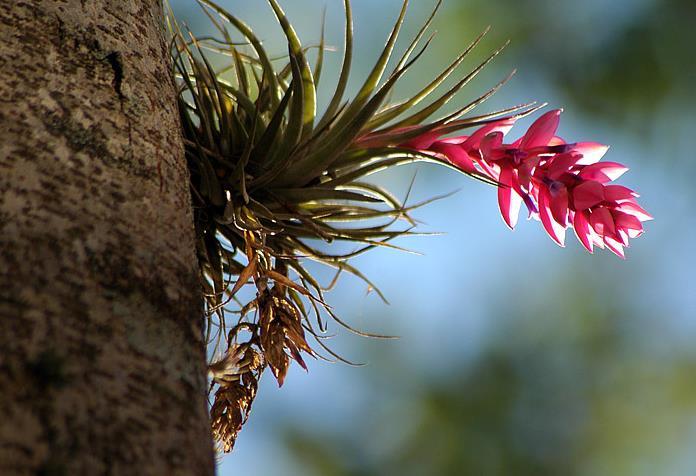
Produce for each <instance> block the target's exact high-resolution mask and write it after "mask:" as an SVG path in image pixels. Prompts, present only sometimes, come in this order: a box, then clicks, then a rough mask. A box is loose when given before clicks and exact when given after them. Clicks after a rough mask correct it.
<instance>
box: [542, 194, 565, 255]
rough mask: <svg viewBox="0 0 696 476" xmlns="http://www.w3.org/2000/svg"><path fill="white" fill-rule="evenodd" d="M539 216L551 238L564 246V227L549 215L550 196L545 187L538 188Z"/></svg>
mask: <svg viewBox="0 0 696 476" xmlns="http://www.w3.org/2000/svg"><path fill="white" fill-rule="evenodd" d="M539 218H540V219H541V224H542V225H544V229H545V230H546V233H548V235H549V236H550V237H551V239H552V240H553V241H555V242H556V243H558V244H559V245H560V246H565V227H563V226H562V225H560V224H558V223H557V222H556V221H555V220H554V219H553V217H552V216H551V210H550V197H549V192H548V191H547V190H546V188H541V189H540V190H539Z"/></svg>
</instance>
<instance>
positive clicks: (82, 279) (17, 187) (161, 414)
mask: <svg viewBox="0 0 696 476" xmlns="http://www.w3.org/2000/svg"><path fill="white" fill-rule="evenodd" d="M0 72H1V73H2V74H0V474H2V475H25V474H26V475H30V474H31V475H101V474H109V475H121V474H123V475H136V474H143V475H176V474H186V475H193V474H195V475H199V474H200V475H209V474H212V473H213V452H212V442H211V436H210V430H209V423H208V417H207V411H206V402H205V395H204V392H205V360H204V359H205V356H204V351H203V346H202V345H201V330H200V326H201V295H200V288H199V284H198V281H197V271H196V270H197V265H196V261H195V260H196V258H195V250H194V238H193V224H192V215H191V207H190V197H189V190H188V178H187V169H186V164H185V161H184V157H183V149H182V144H181V138H180V131H179V126H178V116H177V111H176V105H175V102H174V99H175V98H174V85H173V81H172V78H171V75H170V69H169V60H168V54H167V44H166V41H165V36H164V30H163V26H162V8H161V5H160V2H159V1H157V0H89V1H85V0H82V1H80V0H33V1H26V0H24V1H22V0H19V1H17V0H13V1H11V2H9V3H7V4H5V5H3V8H0Z"/></svg>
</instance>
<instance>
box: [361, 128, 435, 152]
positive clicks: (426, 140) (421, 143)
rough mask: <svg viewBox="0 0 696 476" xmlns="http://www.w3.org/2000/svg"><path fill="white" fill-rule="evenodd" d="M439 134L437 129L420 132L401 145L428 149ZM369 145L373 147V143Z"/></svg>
mask: <svg viewBox="0 0 696 476" xmlns="http://www.w3.org/2000/svg"><path fill="white" fill-rule="evenodd" d="M440 135H441V134H440V133H439V132H437V131H430V132H426V133H425V134H421V135H419V136H417V137H414V138H413V139H409V140H408V141H406V142H404V143H403V144H402V146H403V147H409V148H412V149H418V150H424V149H429V148H430V146H431V145H432V144H433V142H435V141H436V140H437V139H438V137H440ZM371 146H372V147H375V146H373V145H371Z"/></svg>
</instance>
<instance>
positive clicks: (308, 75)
mask: <svg viewBox="0 0 696 476" xmlns="http://www.w3.org/2000/svg"><path fill="white" fill-rule="evenodd" d="M268 3H269V4H270V5H271V8H273V12H274V13H275V15H276V18H277V19H278V22H279V23H280V26H281V27H282V28H283V32H284V33H285V37H286V38H287V39H288V45H289V47H290V52H291V58H290V60H291V61H292V57H293V56H294V57H295V60H296V61H297V63H298V66H299V70H300V77H301V81H300V84H301V85H302V99H303V101H304V105H303V108H302V111H303V115H302V125H303V127H302V136H303V137H304V136H306V135H307V134H309V133H311V131H312V125H313V124H314V117H315V116H316V113H317V111H316V109H317V97H316V89H315V87H314V77H313V76H312V70H311V69H310V67H309V62H308V61H307V57H306V56H305V54H304V51H303V48H302V44H301V43H300V39H299V38H298V37H297V34H296V33H295V30H294V28H293V27H292V25H291V24H290V22H289V21H288V19H287V17H286V16H285V13H284V12H283V10H282V9H281V8H280V5H278V2H277V1H276V0H268ZM294 74H295V73H294V72H293V75H294Z"/></svg>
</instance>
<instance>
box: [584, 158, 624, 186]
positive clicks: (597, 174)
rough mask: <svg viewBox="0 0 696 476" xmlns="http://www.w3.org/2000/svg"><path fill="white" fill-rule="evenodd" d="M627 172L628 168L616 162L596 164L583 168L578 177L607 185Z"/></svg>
mask: <svg viewBox="0 0 696 476" xmlns="http://www.w3.org/2000/svg"><path fill="white" fill-rule="evenodd" d="M627 170H628V167H626V166H624V165H622V164H619V163H618V162H597V163H596V164H592V165H588V166H587V167H585V168H583V169H582V170H581V171H580V177H581V178H584V179H585V180H595V181H597V182H601V183H607V182H611V181H613V180H616V179H617V178H619V177H621V176H622V175H623V174H624V173H625V172H626V171H627Z"/></svg>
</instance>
